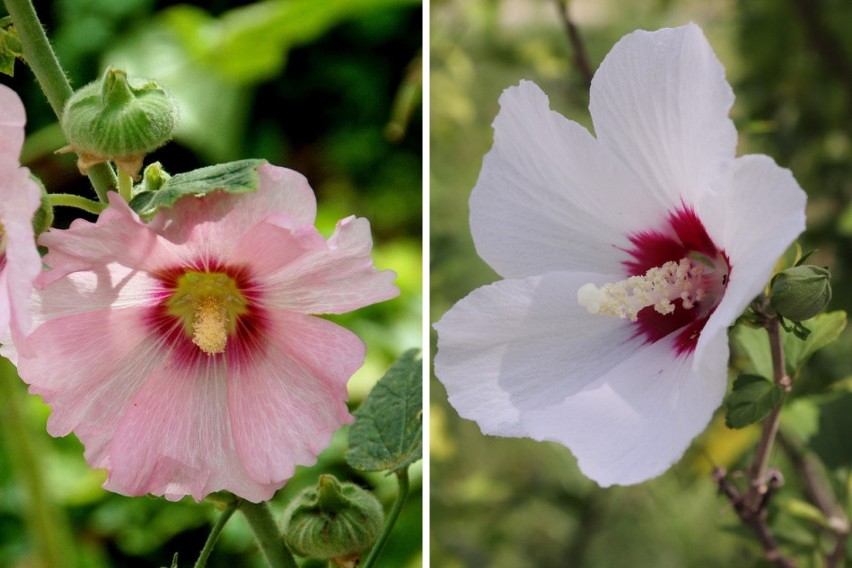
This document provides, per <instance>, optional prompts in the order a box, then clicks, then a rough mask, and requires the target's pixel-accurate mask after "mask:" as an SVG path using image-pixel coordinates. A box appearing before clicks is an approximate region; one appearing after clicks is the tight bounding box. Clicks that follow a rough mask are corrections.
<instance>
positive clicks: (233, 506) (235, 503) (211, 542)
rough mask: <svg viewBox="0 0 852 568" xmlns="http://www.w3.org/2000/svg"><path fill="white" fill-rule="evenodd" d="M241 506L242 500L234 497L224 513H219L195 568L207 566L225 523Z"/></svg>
mask: <svg viewBox="0 0 852 568" xmlns="http://www.w3.org/2000/svg"><path fill="white" fill-rule="evenodd" d="M239 506H240V500H239V499H237V498H232V500H231V502H230V503H228V505H227V507H226V508H225V510H224V511H222V514H221V515H219V518H218V519H217V520H216V524H215V525H213V528H212V529H211V530H210V534H209V535H208V536H207V541H206V542H205V543H204V548H202V549H201V553H200V554H199V555H198V560H196V561H195V568H204V567H205V566H207V560H208V559H209V558H210V554H211V553H212V552H213V547H214V546H216V542H217V541H218V540H219V535H221V534H222V529H224V528H225V524H226V523H227V522H228V521H229V520H230V519H231V516H232V515H233V514H234V512H236V510H237V509H238V508H239Z"/></svg>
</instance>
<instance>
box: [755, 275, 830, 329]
mask: <svg viewBox="0 0 852 568" xmlns="http://www.w3.org/2000/svg"><path fill="white" fill-rule="evenodd" d="M830 279H831V273H830V272H829V271H828V269H827V268H822V267H820V266H812V265H809V264H805V265H801V266H794V267H792V268H788V269H786V270H783V271H781V272H779V273H778V274H776V275H775V277H774V278H773V279H772V283H771V286H770V290H771V292H770V298H769V300H770V303H771V304H772V307H773V308H774V309H775V311H776V312H778V314H779V315H781V316H782V317H785V318H787V319H789V320H791V321H795V322H801V321H804V320H807V319H810V318H812V317H814V316H815V315H817V314H818V313H820V312H821V311H822V310H823V309H824V308H825V306H827V305H828V303H829V302H830V301H831V283H830V282H829V280H830Z"/></svg>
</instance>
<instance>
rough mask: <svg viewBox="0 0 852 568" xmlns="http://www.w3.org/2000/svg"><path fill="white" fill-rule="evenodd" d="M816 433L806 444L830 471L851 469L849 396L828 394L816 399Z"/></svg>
mask: <svg viewBox="0 0 852 568" xmlns="http://www.w3.org/2000/svg"><path fill="white" fill-rule="evenodd" d="M818 400H819V401H820V402H819V404H818V409H819V410H818V412H819V413H818V422H817V431H816V432H815V433H814V434H813V435H812V436H811V437H810V438H809V439H808V440H807V445H808V447H809V448H810V449H812V450H813V451H814V452H815V453H816V454H817V455H818V456H819V458H820V460H821V461H822V463H823V464H825V466H826V467H828V468H830V469H837V468H845V467H849V466H852V444H850V443H849V433H850V432H852V393H849V392H840V393H831V394H829V395H826V396H822V397H819V399H818Z"/></svg>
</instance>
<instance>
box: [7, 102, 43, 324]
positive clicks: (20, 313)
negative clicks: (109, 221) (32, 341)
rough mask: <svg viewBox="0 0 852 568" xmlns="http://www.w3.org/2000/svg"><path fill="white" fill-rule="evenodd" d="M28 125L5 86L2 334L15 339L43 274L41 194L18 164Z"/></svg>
mask: <svg viewBox="0 0 852 568" xmlns="http://www.w3.org/2000/svg"><path fill="white" fill-rule="evenodd" d="M26 122H27V119H26V115H25V114H24V105H23V103H22V102H21V99H20V98H18V95H17V94H16V93H15V92H14V91H13V90H11V89H10V88H8V87H6V86H5V85H0V331H3V332H4V333H5V330H9V332H10V333H11V336H12V337H14V338H16V339H20V338H22V337H23V335H24V334H26V332H27V331H28V330H29V327H30V324H31V321H30V312H29V297H30V294H31V293H32V289H33V281H34V280H35V278H36V276H38V273H39V272H40V271H41V257H40V256H39V254H38V251H37V250H36V246H35V237H34V236H33V224H32V223H33V215H34V214H35V212H36V210H37V209H38V208H39V205H40V204H41V189H40V188H39V186H38V184H37V183H36V182H34V181H33V180H32V178H31V177H30V171H29V170H28V169H27V168H22V167H21V163H20V162H19V156H20V155H21V147H22V146H23V144H24V124H26Z"/></svg>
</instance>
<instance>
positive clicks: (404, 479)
mask: <svg viewBox="0 0 852 568" xmlns="http://www.w3.org/2000/svg"><path fill="white" fill-rule="evenodd" d="M396 480H397V482H398V483H399V493H398V494H397V496H396V501H395V502H394V504H393V509H391V512H390V515H388V518H387V520H386V521H385V526H384V527H383V528H382V534H380V535H379V540H377V541H376V544H375V545H373V548H372V550H370V555H369V556H367V559H366V560H365V561H364V563H363V564H362V565H361V568H370V567H371V566H373V564H375V563H376V560H377V559H378V558H379V555H380V554H381V553H382V549H383V548H384V547H385V543H386V542H387V540H388V537H389V536H390V533H391V531H392V530H393V526H394V525H395V524H396V520H397V519H398V518H399V514H400V513H401V512H402V506H403V505H404V504H405V499H406V498H407V497H408V486H409V482H408V468H407V467H406V468H405V469H403V470H401V471H398V472H396Z"/></svg>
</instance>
